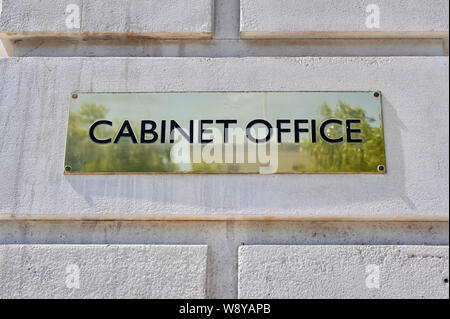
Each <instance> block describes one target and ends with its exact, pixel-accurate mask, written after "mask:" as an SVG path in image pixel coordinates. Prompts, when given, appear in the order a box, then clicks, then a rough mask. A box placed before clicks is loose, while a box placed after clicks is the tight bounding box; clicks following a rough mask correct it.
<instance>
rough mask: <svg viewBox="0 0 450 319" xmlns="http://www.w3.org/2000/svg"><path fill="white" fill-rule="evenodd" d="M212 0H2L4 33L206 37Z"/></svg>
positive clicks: (0, 26)
mask: <svg viewBox="0 0 450 319" xmlns="http://www.w3.org/2000/svg"><path fill="white" fill-rule="evenodd" d="M212 26H213V0H171V1H166V0H123V1H90V0H89V1H87V0H75V1H74V0H62V1H61V0H44V1H22V0H21V1H18V0H3V14H2V15H1V16H0V32H3V33H6V34H8V36H10V37H12V38H23V37H27V36H28V37H42V36H55V37H61V36H69V37H73V36H83V37H89V36H94V37H95V36H102V37H104V36H108V37H115V36H124V35H126V36H130V35H131V36H146V37H153V38H208V37H211V34H212Z"/></svg>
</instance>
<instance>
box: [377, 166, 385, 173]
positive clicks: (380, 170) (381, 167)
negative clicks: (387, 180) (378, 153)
mask: <svg viewBox="0 0 450 319" xmlns="http://www.w3.org/2000/svg"><path fill="white" fill-rule="evenodd" d="M384 169H385V167H384V165H378V167H377V170H378V171H379V172H384Z"/></svg>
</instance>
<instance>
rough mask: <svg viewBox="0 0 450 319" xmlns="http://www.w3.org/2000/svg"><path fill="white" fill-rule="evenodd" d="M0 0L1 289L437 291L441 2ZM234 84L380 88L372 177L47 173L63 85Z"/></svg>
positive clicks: (62, 133) (258, 294)
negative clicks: (379, 159) (379, 137)
mask: <svg viewBox="0 0 450 319" xmlns="http://www.w3.org/2000/svg"><path fill="white" fill-rule="evenodd" d="M0 3H2V5H1V9H0V39H1V41H2V42H3V47H1V46H0V56H5V57H6V56H8V57H6V58H0V163H1V165H0V180H1V183H0V267H1V268H0V297H1V298H20V297H44V298H53V297H63V298H80V297H85V298H91V297H94V298H102V297H106V298H114V297H137V298H172V297H186V298H238V297H239V298H317V297H319V298H355V297H356V298H380V297H381V298H411V297H417V298H448V266H449V262H448V238H449V237H448V234H449V233H448V206H449V205H448V187H449V184H448V176H449V167H448V158H449V153H448V149H449V145H448V144H449V143H448V136H449V122H448V116H449V113H448V112H449V111H448V110H449V104H448V100H449V95H448V79H449V73H448V16H449V14H448V1H444V0H427V1H418V0H407V1H398V2H397V1H387V0H386V1H385V0H379V1H376V2H375V1H364V0H351V1H345V4H343V3H344V2H341V1H331V0H317V1H314V2H311V1H303V0H295V1H294V0H277V1H275V0H241V1H239V0H215V1H214V0H173V1H163V0H148V1H143V0H127V1H113V2H111V3H110V2H108V3H107V4H106V1H84V0H73V1H72V0H64V1H59V0H58V1H55V0H45V1H39V2H38V1H18V0H3V1H2V2H0ZM374 5H375V6H374ZM252 90H253V91H292V90H294V91H327V90H328V91H381V92H382V107H383V121H384V126H385V127H384V130H385V141H386V156H387V167H388V173H387V174H386V175H272V176H267V175H264V176H263V175H261V176H257V175H238V176H227V175H208V176H199V175H189V176H174V175H153V176H145V175H139V176H134V175H131V176H127V175H123V176H67V175H63V165H64V150H65V139H66V131H67V118H68V108H67V106H68V101H69V98H70V94H71V93H72V92H74V91H83V92H151V91H160V92H164V91H252Z"/></svg>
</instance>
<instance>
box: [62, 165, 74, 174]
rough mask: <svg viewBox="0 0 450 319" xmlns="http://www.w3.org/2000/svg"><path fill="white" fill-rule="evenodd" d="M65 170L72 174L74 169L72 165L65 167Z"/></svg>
mask: <svg viewBox="0 0 450 319" xmlns="http://www.w3.org/2000/svg"><path fill="white" fill-rule="evenodd" d="M64 169H65V171H66V172H67V173H70V172H71V171H72V167H71V166H70V165H67V166H66V167H64Z"/></svg>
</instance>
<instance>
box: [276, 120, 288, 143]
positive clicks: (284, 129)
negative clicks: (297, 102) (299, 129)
mask: <svg viewBox="0 0 450 319" xmlns="http://www.w3.org/2000/svg"><path fill="white" fill-rule="evenodd" d="M290 123H291V120H277V135H278V143H281V133H284V132H286V133H289V132H290V131H291V129H290V128H281V124H290Z"/></svg>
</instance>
